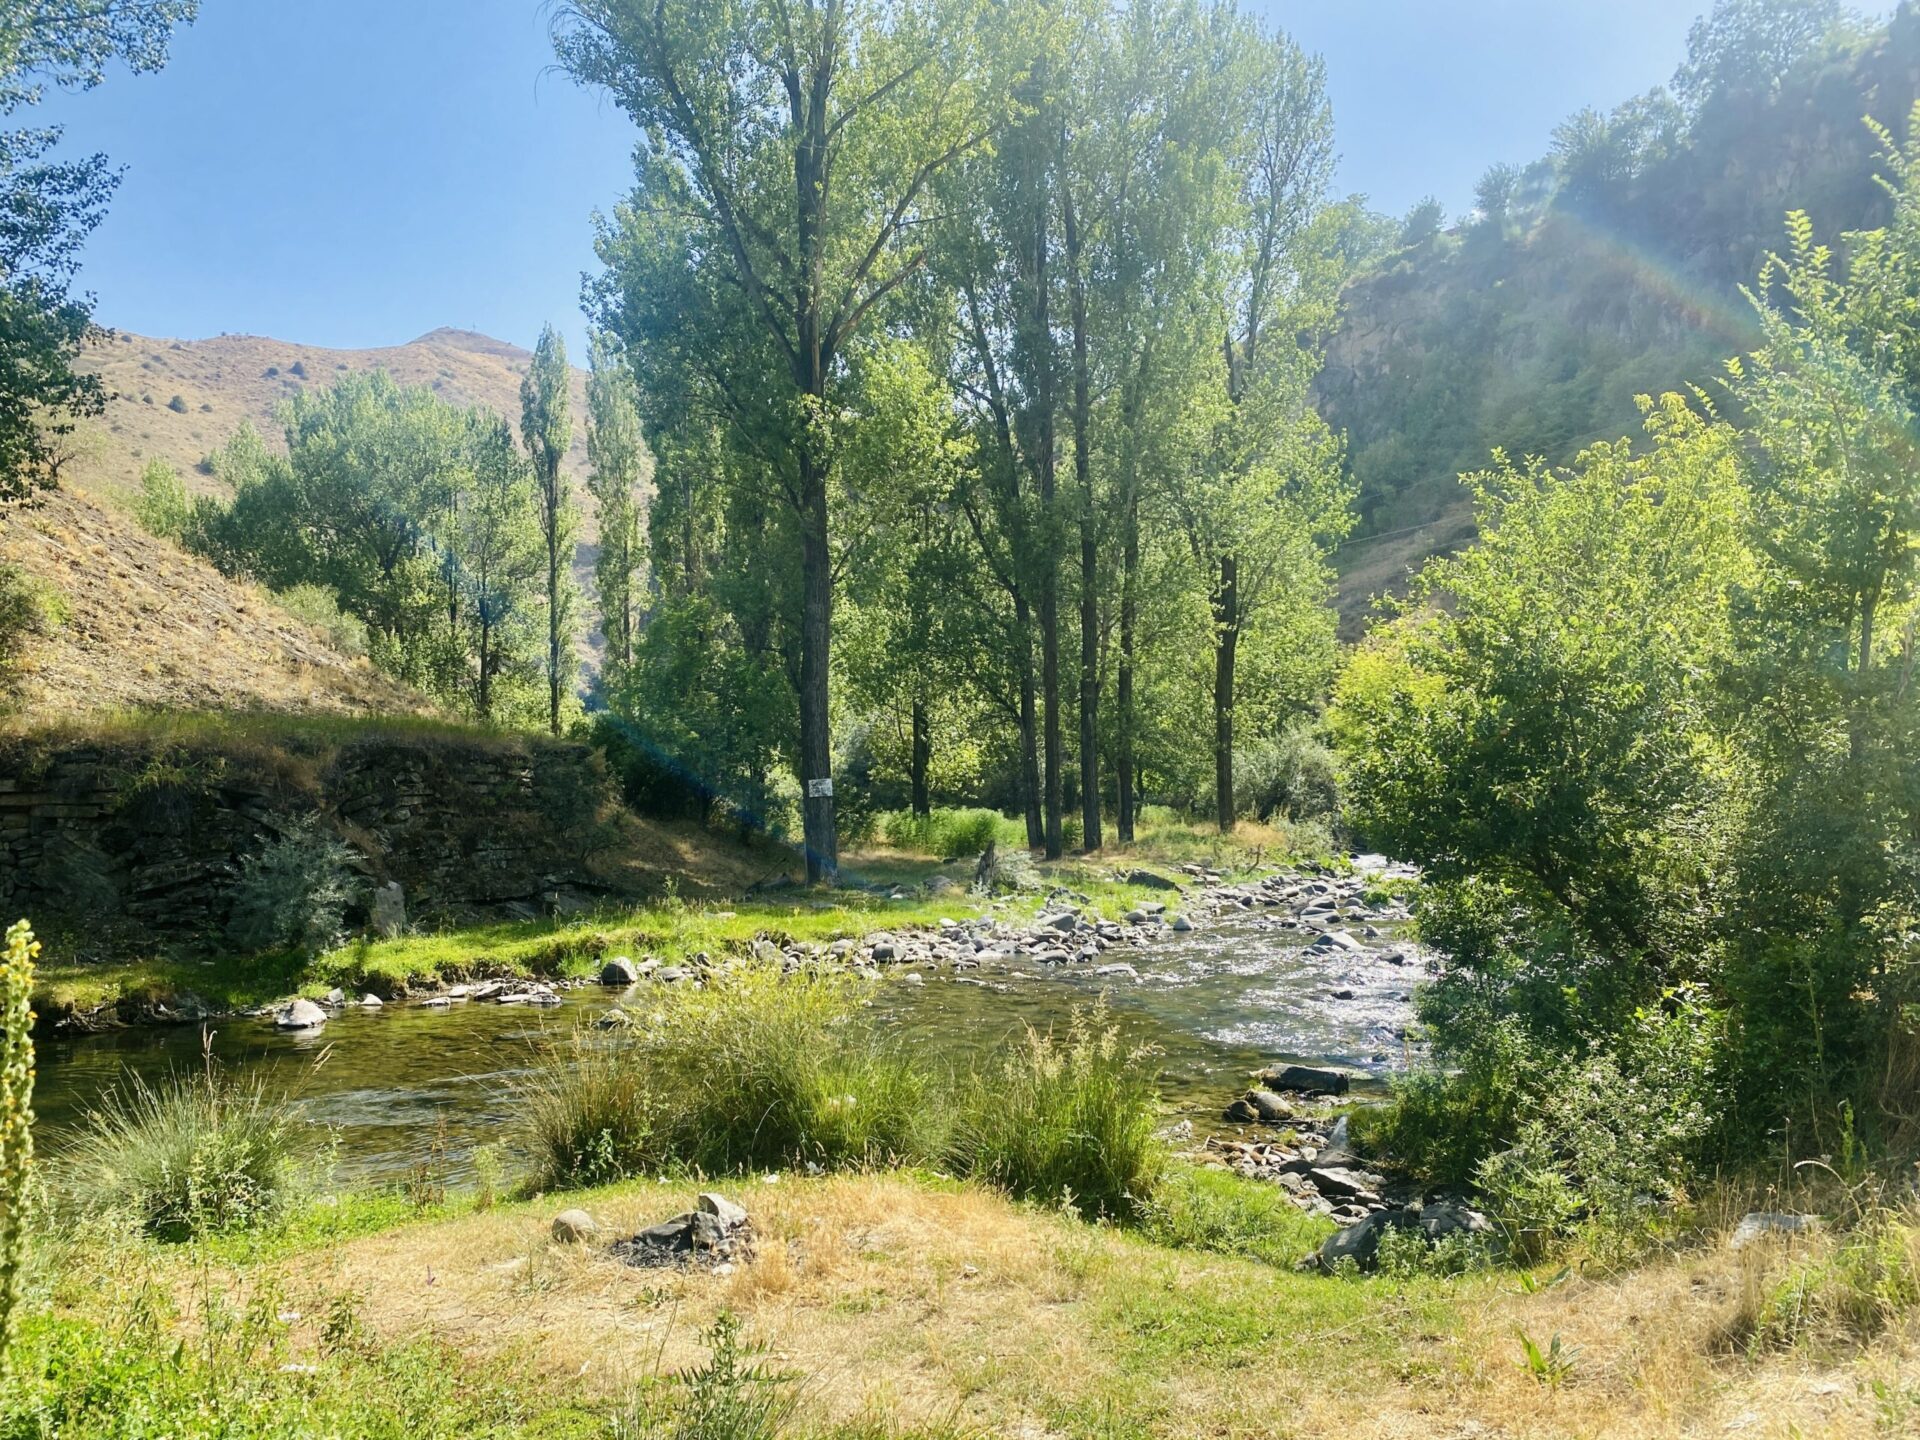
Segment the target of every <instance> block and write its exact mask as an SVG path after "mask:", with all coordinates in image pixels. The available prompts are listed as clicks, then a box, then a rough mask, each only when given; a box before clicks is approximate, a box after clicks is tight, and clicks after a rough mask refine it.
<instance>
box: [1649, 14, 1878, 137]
mask: <svg viewBox="0 0 1920 1440" xmlns="http://www.w3.org/2000/svg"><path fill="white" fill-rule="evenodd" d="M1849 20H1850V17H1849V15H1848V13H1847V11H1846V9H1845V8H1844V7H1843V6H1842V5H1841V4H1840V0H1714V6H1713V9H1712V11H1711V12H1709V13H1708V14H1706V15H1703V16H1701V17H1700V18H1699V19H1698V20H1695V21H1694V22H1693V26H1692V28H1691V29H1689V30H1688V31H1687V58H1686V60H1685V62H1683V63H1682V64H1681V66H1680V68H1679V69H1678V70H1677V71H1675V72H1674V76H1673V88H1674V90H1675V92H1676V93H1678V95H1679V96H1680V98H1681V99H1682V100H1683V101H1684V102H1685V103H1686V106H1687V108H1688V110H1689V111H1692V112H1695V113H1697V112H1698V111H1699V110H1700V109H1701V108H1702V107H1703V106H1705V105H1706V104H1707V103H1708V102H1709V101H1711V100H1713V99H1714V98H1716V97H1717V96H1719V95H1722V94H1727V93H1731V92H1735V91H1751V90H1759V91H1761V92H1763V93H1771V92H1772V91H1773V90H1774V89H1775V87H1777V86H1778V85H1779V83H1780V77H1781V76H1783V75H1785V74H1786V73H1787V72H1788V71H1789V70H1791V69H1792V68H1793V67H1794V65H1796V64H1797V63H1798V62H1799V61H1800V60H1801V59H1803V58H1804V57H1805V56H1806V55H1808V54H1810V53H1811V52H1812V51H1813V50H1815V49H1816V48H1817V47H1818V46H1819V45H1820V44H1821V43H1822V42H1823V41H1825V40H1826V39H1827V38H1828V37H1829V36H1831V35H1832V34H1833V33H1834V32H1835V31H1836V30H1838V29H1840V28H1842V27H1843V26H1845V25H1846V24H1848V23H1849Z"/></svg>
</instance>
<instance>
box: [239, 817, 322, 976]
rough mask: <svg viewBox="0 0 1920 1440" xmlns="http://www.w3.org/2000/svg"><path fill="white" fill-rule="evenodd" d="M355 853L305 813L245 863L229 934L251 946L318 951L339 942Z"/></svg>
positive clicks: (245, 860) (241, 944) (306, 951)
mask: <svg viewBox="0 0 1920 1440" xmlns="http://www.w3.org/2000/svg"><path fill="white" fill-rule="evenodd" d="M352 859H353V852H352V851H350V850H348V849H347V847H346V846H345V845H343V844H342V843H341V842H340V841H339V840H337V839H335V838H334V837H333V835H331V834H330V833H328V832H327V831H326V830H324V829H323V828H322V827H321V825H320V823H319V822H318V821H317V820H314V819H312V818H311V817H302V818H300V819H298V820H295V821H293V822H292V823H291V824H289V826H288V827H287V828H286V829H285V830H284V831H282V833H280V834H279V835H276V836H275V837H274V838H273V839H272V840H270V841H268V842H267V844H266V845H265V846H264V847H263V848H262V849H260V850H258V851H256V852H255V853H253V854H250V855H248V856H246V857H245V858H244V859H243V860H242V861H241V862H240V878H239V879H238V880H237V881H235V882H234V886H233V891H232V894H231V896H230V897H229V911H228V919H227V935H228V938H229V939H231V940H232V941H233V942H234V944H236V945H239V946H241V947H242V948H244V949H247V950H272V949H279V948H282V947H285V948H291V949H295V950H298V951H300V952H301V953H303V954H306V955H318V954H319V953H321V952H322V951H323V950H329V949H331V948H332V947H333V946H334V945H336V944H338V943H339V940H340V935H341V933H342V928H343V924H344V921H345V918H346V909H347V905H348V903H349V902H350V901H351V899H352V890H351V875H352V871H351V869H350V863H351V861H352Z"/></svg>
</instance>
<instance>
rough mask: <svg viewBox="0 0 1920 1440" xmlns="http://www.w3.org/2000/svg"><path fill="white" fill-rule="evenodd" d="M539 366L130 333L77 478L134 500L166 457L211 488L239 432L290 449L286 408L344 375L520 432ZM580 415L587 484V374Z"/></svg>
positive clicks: (445, 343)
mask: <svg viewBox="0 0 1920 1440" xmlns="http://www.w3.org/2000/svg"><path fill="white" fill-rule="evenodd" d="M530 358H531V355H530V353H529V352H528V351H526V350H523V349H521V348H520V347H518V346H516V345H509V344H507V343H506V342H504V341H500V340H495V339H492V338H491V337H489V336H486V335H478V334H475V333H474V332H472V331H470V330H448V329H442V330H435V331H433V332H432V333H430V334H427V335H422V336H421V337H420V338H419V339H418V340H414V341H412V342H410V343H408V344H405V345H391V346H386V347H382V348H379V349H371V350H328V349H324V348H322V347H320V346H317V345H300V344H296V343H293V342H290V341H284V340H273V339H268V338H266V337H263V336H259V335H220V336H216V337H214V338H213V339H210V340H158V339H150V338H148V337H146V336H143V335H134V334H128V333H125V332H122V333H118V334H115V335H113V336H112V337H111V338H110V339H108V340H107V341H106V342H105V343H103V344H101V345H99V346H96V347H95V349H94V351H93V366H94V368H95V369H96V370H97V371H98V372H99V374H100V376H101V378H102V379H103V380H105V382H106V386H107V391H108V394H109V395H110V396H111V397H112V398H111V399H110V400H109V402H108V405H107V413H106V415H105V416H104V417H103V418H102V419H101V421H100V422H99V424H98V426H97V428H96V430H95V431H94V433H92V434H90V435H88V436H87V437H85V438H84V439H83V441H82V443H81V445H80V447H79V454H78V455H77V456H76V459H75V461H74V463H73V466H72V469H71V471H70V473H71V475H72V478H73V479H74V480H76V481H77V482H79V483H80V484H82V485H83V486H87V487H90V488H95V489H100V490H105V491H108V492H114V491H130V490H133V489H136V488H137V487H138V486H139V483H140V471H141V468H142V467H143V466H145V464H146V463H147V461H149V460H151V459H154V458H156V457H157V458H159V459H162V460H165V461H167V462H168V463H170V464H172V465H173V466H174V467H176V468H177V469H178V470H180V472H181V473H182V474H183V475H185V476H186V477H187V483H188V484H189V486H195V485H198V486H200V487H202V488H204V487H207V486H210V485H212V484H213V483H214V482H213V481H212V480H211V479H210V478H209V477H207V476H206V475H204V474H203V473H202V472H201V468H200V467H201V462H202V461H203V460H204V459H205V458H206V457H207V456H208V455H209V454H211V453H212V452H213V451H215V450H218V449H219V448H220V447H221V446H222V445H223V444H225V443H226V440H227V437H228V436H230V435H232V434H233V432H234V431H235V430H237V429H238V428H239V427H240V424H241V422H242V421H251V422H252V423H253V426H254V428H255V429H256V430H258V431H259V432H260V434H261V435H262V436H263V437H264V438H265V439H266V441H267V443H268V444H269V445H272V446H273V447H274V448H276V449H281V448H283V445H282V441H281V433H280V426H279V423H278V421H277V420H276V419H275V412H276V410H277V408H278V407H279V405H280V404H281V403H282V402H283V401H284V400H286V399H287V398H288V397H289V396H290V395H292V394H294V393H295V392H296V391H299V390H301V389H303V388H306V387H309V386H324V385H328V384H330V383H332V380H333V378H334V376H335V375H337V374H339V373H341V372H344V371H369V370H385V371H387V372H388V373H389V374H390V375H392V376H393V377H394V379H396V380H398V381H400V382H402V383H403V384H407V385H424V386H427V387H429V388H430V389H432V390H433V391H434V392H435V393H436V394H438V395H439V396H440V397H441V398H442V399H444V400H446V401H448V402H450V403H452V404H456V405H481V406H485V407H486V408H487V409H489V410H493V411H496V412H498V413H499V414H501V415H504V416H506V417H507V418H508V419H509V420H511V421H513V422H514V423H515V424H516V425H517V424H518V421H519V416H520V377H521V376H522V374H524V373H525V371H526V366H527V361H528V360H529V359H530ZM176 399H177V401H178V403H177V404H176V403H175V402H176ZM573 406H574V427H573V446H572V449H571V450H570V451H569V452H568V455H567V469H568V472H569V473H570V474H571V475H572V476H573V477H574V478H575V479H576V480H579V479H580V478H581V477H583V476H584V475H585V474H586V466H587V442H586V431H585V425H584V416H585V415H586V408H587V389H586V373H585V372H584V371H581V370H578V369H576V370H575V372H574V383H573ZM587 518H588V519H590V518H591V517H587Z"/></svg>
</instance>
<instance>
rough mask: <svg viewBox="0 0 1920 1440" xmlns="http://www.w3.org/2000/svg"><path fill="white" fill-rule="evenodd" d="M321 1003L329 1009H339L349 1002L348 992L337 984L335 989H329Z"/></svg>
mask: <svg viewBox="0 0 1920 1440" xmlns="http://www.w3.org/2000/svg"><path fill="white" fill-rule="evenodd" d="M320 1003H321V1004H322V1005H324V1006H326V1007H327V1008H328V1009H329V1010H338V1009H340V1008H341V1007H342V1006H343V1005H345V1004H346V1003H347V992H346V991H344V990H342V989H340V988H339V987H338V986H335V987H334V988H333V989H331V990H329V991H327V997H326V999H324V1000H322V1001H321V1002H320Z"/></svg>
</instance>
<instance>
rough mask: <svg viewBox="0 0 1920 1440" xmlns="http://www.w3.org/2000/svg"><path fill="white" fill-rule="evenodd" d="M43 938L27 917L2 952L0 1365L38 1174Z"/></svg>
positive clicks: (10, 1330) (9, 1332) (10, 1327)
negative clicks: (37, 1052)
mask: <svg viewBox="0 0 1920 1440" xmlns="http://www.w3.org/2000/svg"><path fill="white" fill-rule="evenodd" d="M39 954H40V942H39V941H38V940H35V939H34V938H33V928H32V927H31V926H30V925H28V924H27V922H26V921H24V920H21V921H18V922H17V923H15V924H14V925H13V926H12V927H11V928H10V929H8V931H7V943H6V949H5V951H4V952H0V1365H4V1363H5V1360H6V1355H7V1350H8V1347H9V1345H10V1344H11V1342H12V1340H13V1334H14V1329H13V1315H14V1307H15V1306H16V1305H17V1304H18V1302H19V1298H20V1270H21V1264H22V1261H23V1259H24V1252H25V1249H26V1239H27V1235H26V1230H27V1200H28V1184H29V1182H30V1181H31V1179H32V1176H33V1078H34V1065H33V1007H32V1004H31V1002H30V997H31V996H32V994H33V962H34V960H35V959H37V958H38V957H39Z"/></svg>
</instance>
